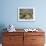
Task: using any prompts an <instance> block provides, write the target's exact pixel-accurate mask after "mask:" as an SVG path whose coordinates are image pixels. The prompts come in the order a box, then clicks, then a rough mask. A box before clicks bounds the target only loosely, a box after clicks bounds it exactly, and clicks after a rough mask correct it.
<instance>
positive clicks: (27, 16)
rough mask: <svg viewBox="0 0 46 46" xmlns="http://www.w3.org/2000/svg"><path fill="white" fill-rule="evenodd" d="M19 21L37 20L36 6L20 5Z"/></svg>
mask: <svg viewBox="0 0 46 46" xmlns="http://www.w3.org/2000/svg"><path fill="white" fill-rule="evenodd" d="M18 21H35V8H32V7H19V8H18Z"/></svg>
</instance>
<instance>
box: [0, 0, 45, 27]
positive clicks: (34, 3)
mask: <svg viewBox="0 0 46 46" xmlns="http://www.w3.org/2000/svg"><path fill="white" fill-rule="evenodd" d="M0 4H1V5H0V8H1V9H0V10H1V14H0V25H1V24H2V25H3V26H4V25H5V26H7V25H9V24H13V25H14V26H15V27H16V28H29V27H30V28H31V27H33V28H35V27H39V26H40V27H43V28H46V5H45V4H46V0H0ZM18 7H34V8H35V12H36V14H35V15H36V20H35V21H34V22H18V21H17V8H18Z"/></svg>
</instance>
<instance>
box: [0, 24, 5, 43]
mask: <svg viewBox="0 0 46 46" xmlns="http://www.w3.org/2000/svg"><path fill="white" fill-rule="evenodd" d="M4 28H6V26H5V25H4V24H0V43H2V36H3V34H2V32H5V31H6V30H4Z"/></svg>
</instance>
